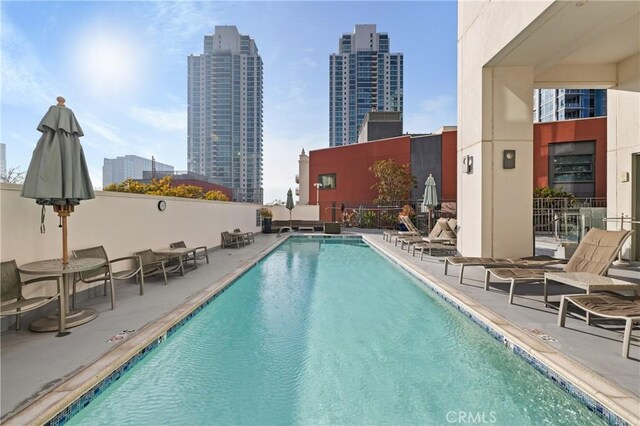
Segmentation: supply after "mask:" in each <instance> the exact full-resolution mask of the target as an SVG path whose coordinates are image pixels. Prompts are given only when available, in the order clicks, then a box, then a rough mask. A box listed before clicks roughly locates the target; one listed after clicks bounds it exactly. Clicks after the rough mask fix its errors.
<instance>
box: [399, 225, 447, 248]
mask: <svg viewBox="0 0 640 426" xmlns="http://www.w3.org/2000/svg"><path fill="white" fill-rule="evenodd" d="M449 221H451V223H452V224H453V226H454V227H455V226H456V224H457V221H456V219H446V218H440V219H438V221H437V222H436V224H435V225H434V227H433V229H432V230H431V232H430V233H429V235H427V236H424V237H422V236H414V235H411V236H402V235H399V236H397V237H396V242H395V245H396V246H397V245H398V243H400V244H401V246H400V249H402V250H404V246H405V245H406V246H407V251H409V250H410V249H411V246H412V245H413V244H416V243H422V242H429V243H446V244H454V245H455V241H456V238H457V236H456V233H455V231H454V230H453V229H452V228H451V226H450V225H449Z"/></svg>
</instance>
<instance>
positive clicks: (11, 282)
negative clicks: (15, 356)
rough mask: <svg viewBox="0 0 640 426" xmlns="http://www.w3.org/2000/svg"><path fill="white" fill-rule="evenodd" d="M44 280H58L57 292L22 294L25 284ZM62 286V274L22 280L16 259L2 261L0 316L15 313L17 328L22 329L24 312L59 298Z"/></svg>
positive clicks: (0, 265)
mask: <svg viewBox="0 0 640 426" xmlns="http://www.w3.org/2000/svg"><path fill="white" fill-rule="evenodd" d="M42 281H56V282H57V285H58V287H57V292H56V294H54V295H53V296H38V297H28V298H25V297H24V296H23V295H22V286H23V285H28V284H33V283H36V282H42ZM61 286H62V280H61V279H60V276H49V277H38V278H33V279H31V280H26V281H22V279H21V278H20V272H19V271H18V265H17V264H16V261H15V259H14V260H9V261H6V262H2V263H0V290H1V291H0V317H6V316H12V315H15V316H16V330H20V322H21V316H22V314H23V313H24V312H29V311H32V310H34V309H37V308H39V307H41V306H44V305H46V304H47V303H49V302H51V301H53V300H56V299H58V297H59V296H60V290H61Z"/></svg>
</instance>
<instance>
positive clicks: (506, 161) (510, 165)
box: [502, 149, 516, 169]
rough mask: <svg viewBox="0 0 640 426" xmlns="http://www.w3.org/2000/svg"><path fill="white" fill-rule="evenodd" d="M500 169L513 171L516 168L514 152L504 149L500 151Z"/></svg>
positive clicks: (513, 150)
mask: <svg viewBox="0 0 640 426" xmlns="http://www.w3.org/2000/svg"><path fill="white" fill-rule="evenodd" d="M502 168H503V169H515V168H516V150H515V149H505V150H504V151H502Z"/></svg>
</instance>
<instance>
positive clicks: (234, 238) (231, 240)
mask: <svg viewBox="0 0 640 426" xmlns="http://www.w3.org/2000/svg"><path fill="white" fill-rule="evenodd" d="M220 237H221V238H222V242H221V248H226V247H234V246H235V247H236V248H240V246H241V245H242V247H244V246H245V240H244V238H243V237H242V235H231V233H230V232H228V231H224V232H222V233H220Z"/></svg>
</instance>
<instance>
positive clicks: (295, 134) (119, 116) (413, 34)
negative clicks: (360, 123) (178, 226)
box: [0, 1, 457, 202]
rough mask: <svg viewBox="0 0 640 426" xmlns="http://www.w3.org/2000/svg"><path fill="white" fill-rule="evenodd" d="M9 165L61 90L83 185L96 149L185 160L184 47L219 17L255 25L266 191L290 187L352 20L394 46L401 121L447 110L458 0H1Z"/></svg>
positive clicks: (179, 163) (191, 47)
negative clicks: (78, 148) (72, 120)
mask: <svg viewBox="0 0 640 426" xmlns="http://www.w3.org/2000/svg"><path fill="white" fill-rule="evenodd" d="M1 8H2V14H1V15H2V16H1V20H2V22H1V24H2V62H1V67H2V110H1V118H2V130H1V133H0V138H1V139H0V142H3V143H5V144H6V145H7V166H8V167H16V166H20V168H21V169H22V170H23V171H26V169H27V167H28V165H29V161H30V159H31V153H32V151H33V148H34V147H35V145H36V142H37V141H38V138H39V136H40V133H39V132H37V131H36V126H37V125H38V123H39V122H40V119H41V118H42V116H43V115H44V113H45V112H46V111H47V109H48V107H49V106H50V105H53V104H54V103H55V98H56V96H58V95H62V96H64V97H66V99H67V106H68V107H69V108H71V109H73V111H74V112H75V114H76V117H77V118H78V121H79V122H80V125H81V126H82V127H83V130H84V133H85V136H84V137H83V138H82V139H81V142H82V145H83V147H84V150H85V156H86V158H87V162H88V164H89V169H90V173H91V178H92V180H93V185H94V187H96V188H99V187H101V186H102V164H103V159H104V158H105V157H107V158H113V157H116V156H122V155H128V154H133V155H139V156H143V157H147V158H151V156H152V155H154V156H155V158H156V160H158V161H160V162H163V163H167V164H171V165H173V166H174V167H175V168H176V170H186V167H187V166H186V164H187V55H189V54H199V53H202V50H203V37H204V35H205V34H212V33H213V31H214V26H215V25H235V26H237V27H238V30H239V31H240V33H242V34H247V35H249V36H251V37H252V38H253V39H254V40H255V41H256V44H257V46H258V49H259V52H260V55H261V56H262V60H263V62H264V189H265V196H264V199H265V202H270V201H272V200H274V199H281V200H282V199H285V198H286V191H287V189H288V188H290V187H291V188H295V180H294V179H295V174H296V173H297V172H298V155H299V154H300V151H301V150H302V149H303V148H304V149H305V150H306V151H307V152H308V151H309V150H313V149H318V148H325V147H328V146H329V142H328V141H329V105H328V102H329V55H330V54H331V53H337V49H338V40H339V38H340V36H341V35H342V34H343V33H350V32H352V31H353V28H354V25H355V24H376V25H377V30H378V32H386V33H388V34H389V38H390V40H391V51H392V52H402V53H403V54H404V128H405V131H408V132H412V133H427V132H432V131H434V130H436V129H438V128H439V127H441V126H442V125H453V124H456V86H457V84H456V78H457V77H456V38H457V4H456V3H455V2H454V1H442V2H432V1H411V2H397V1H394V2H377V1H358V2H338V1H333V2H266V1H265V2H231V1H223V2H219V1H218V2H178V3H174V2H149V1H141V2H87V1H82V2H80V1H77V2H74V1H63V2H51V1H47V2H33V1H23V2H18V1H16V2H11V1H2V3H1Z"/></svg>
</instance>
